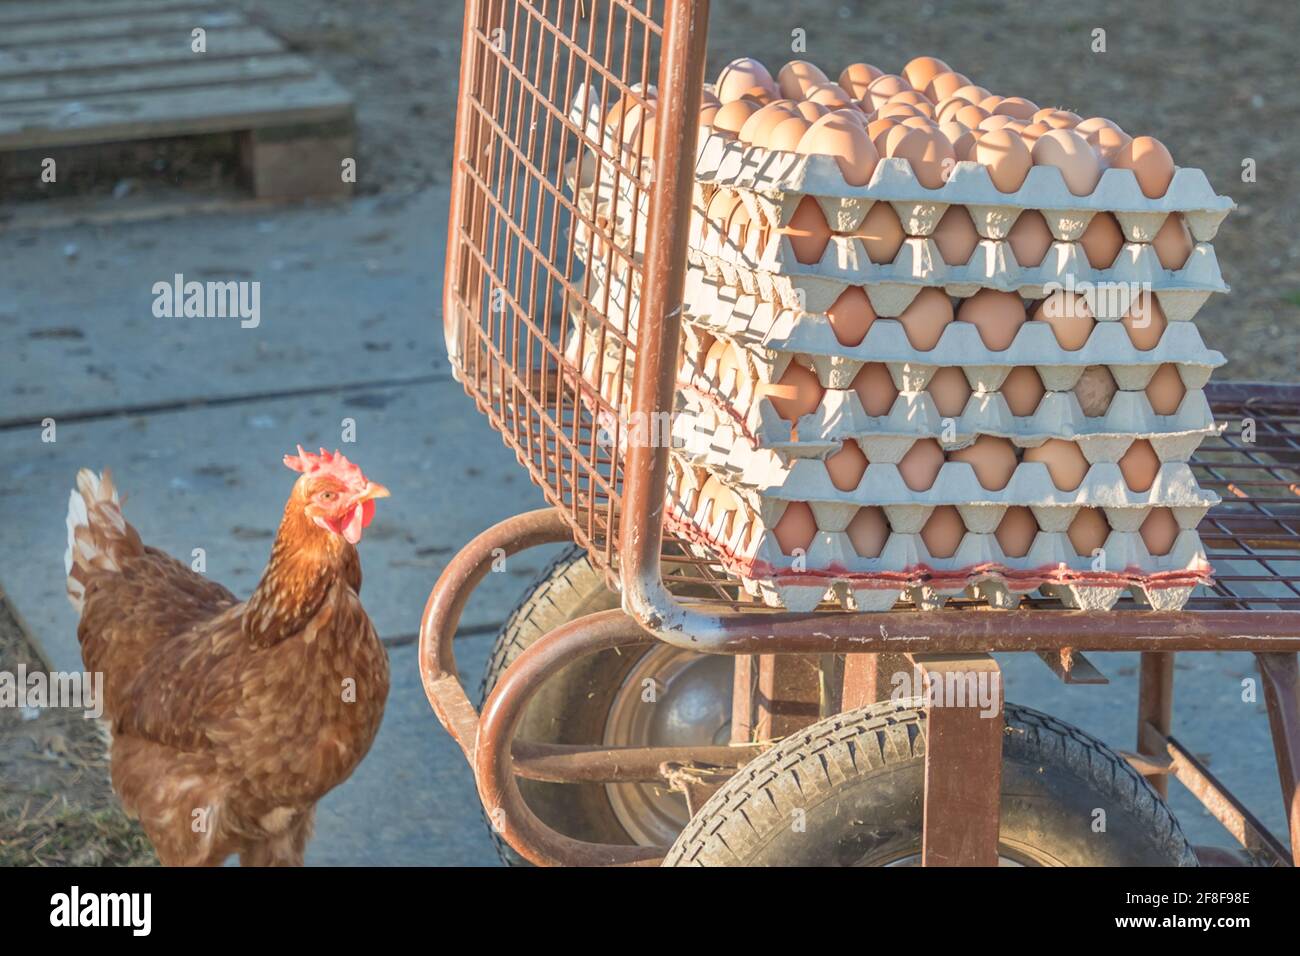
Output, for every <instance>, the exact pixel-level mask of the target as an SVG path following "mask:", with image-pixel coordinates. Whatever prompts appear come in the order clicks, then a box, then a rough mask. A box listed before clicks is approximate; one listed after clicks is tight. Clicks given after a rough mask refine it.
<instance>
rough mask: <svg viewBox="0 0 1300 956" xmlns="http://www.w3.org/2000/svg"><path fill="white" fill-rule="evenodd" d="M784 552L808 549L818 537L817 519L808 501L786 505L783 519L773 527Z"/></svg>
mask: <svg viewBox="0 0 1300 956" xmlns="http://www.w3.org/2000/svg"><path fill="white" fill-rule="evenodd" d="M772 534H774V535H775V536H776V543H777V545H778V546H779V547H780V549H781V553H782V554H794V553H795V552H796V551H801V550H802V551H807V550H808V546H809V545H810V544H812V543H813V538H815V537H817V519H816V518H814V517H813V512H812V508H810V507H808V503H807V502H806V501H792V502H790V503H789V504H787V505H786V506H785V511H784V512H782V513H781V520H779V521H778V522H777V523H776V526H775V527H774V528H773V529H772Z"/></svg>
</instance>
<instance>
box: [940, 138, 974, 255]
mask: <svg viewBox="0 0 1300 956" xmlns="http://www.w3.org/2000/svg"><path fill="white" fill-rule="evenodd" d="M939 132H940V133H943V135H944V138H945V139H947V140H948V142H950V143H952V152H953V155H954V156H956V157H957V161H958V162H961V161H962V160H963V159H966V158H967V157H968V156H970V151H971V150H972V149H974V148H975V134H974V133H972V132H971V131H970V130H968V129H967V128H966V127H965V126H963V125H962V124H961V123H958V122H956V121H955V120H954V121H953V122H949V123H944V124H943V125H941V126H940V127H939ZM968 218H969V217H968ZM977 238H978V237H977Z"/></svg>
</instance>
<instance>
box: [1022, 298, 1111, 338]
mask: <svg viewBox="0 0 1300 956" xmlns="http://www.w3.org/2000/svg"><path fill="white" fill-rule="evenodd" d="M1034 321H1036V322H1046V323H1047V324H1048V325H1050V326H1051V327H1052V334H1053V335H1055V336H1056V343H1057V344H1058V345H1059V346H1061V348H1063V349H1065V350H1066V351H1067V352H1077V351H1078V350H1079V349H1081V348H1083V346H1084V344H1085V343H1087V341H1088V337H1089V336H1090V335H1092V329H1093V326H1095V325H1096V324H1097V320H1096V319H1094V318H1093V317H1092V310H1091V309H1089V308H1088V301H1087V300H1086V299H1085V298H1084V297H1083V296H1082V295H1079V294H1078V293H1074V292H1065V291H1063V290H1060V289H1058V290H1057V291H1055V292H1053V293H1051V294H1050V295H1048V296H1047V298H1045V299H1043V301H1042V302H1040V303H1039V304H1038V307H1037V308H1036V309H1035V310H1034Z"/></svg>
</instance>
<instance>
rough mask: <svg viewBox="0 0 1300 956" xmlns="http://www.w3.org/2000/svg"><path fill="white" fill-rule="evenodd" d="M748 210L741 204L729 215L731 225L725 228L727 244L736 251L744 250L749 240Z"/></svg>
mask: <svg viewBox="0 0 1300 956" xmlns="http://www.w3.org/2000/svg"><path fill="white" fill-rule="evenodd" d="M749 227H750V218H749V210H748V209H746V208H745V204H744V203H741V204H740V205H739V206H737V207H736V209H735V211H733V212H732V214H731V223H730V225H728V227H727V243H728V244H729V245H731V246H732V247H734V248H736V249H744V248H745V246H746V243H747V241H748V239H749Z"/></svg>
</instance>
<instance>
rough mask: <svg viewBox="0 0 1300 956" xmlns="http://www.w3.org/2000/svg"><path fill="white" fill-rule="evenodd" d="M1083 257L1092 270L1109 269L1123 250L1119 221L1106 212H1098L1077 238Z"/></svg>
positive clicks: (1122, 234) (1122, 236)
mask: <svg viewBox="0 0 1300 956" xmlns="http://www.w3.org/2000/svg"><path fill="white" fill-rule="evenodd" d="M1079 243H1080V244H1081V245H1082V246H1083V254H1084V257H1085V258H1087V260H1088V265H1090V266H1092V267H1093V268H1094V269H1109V268H1110V267H1111V266H1113V265H1114V264H1115V260H1116V258H1118V257H1119V251H1120V249H1122V248H1124V232H1123V230H1121V229H1120V227H1119V220H1118V219H1116V218H1115V217H1114V216H1113V215H1111V214H1110V213H1108V212H1099V213H1097V215H1095V216H1093V217H1092V219H1091V220H1090V221H1089V222H1088V228H1087V229H1085V230H1083V235H1082V236H1080V237H1079Z"/></svg>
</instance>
